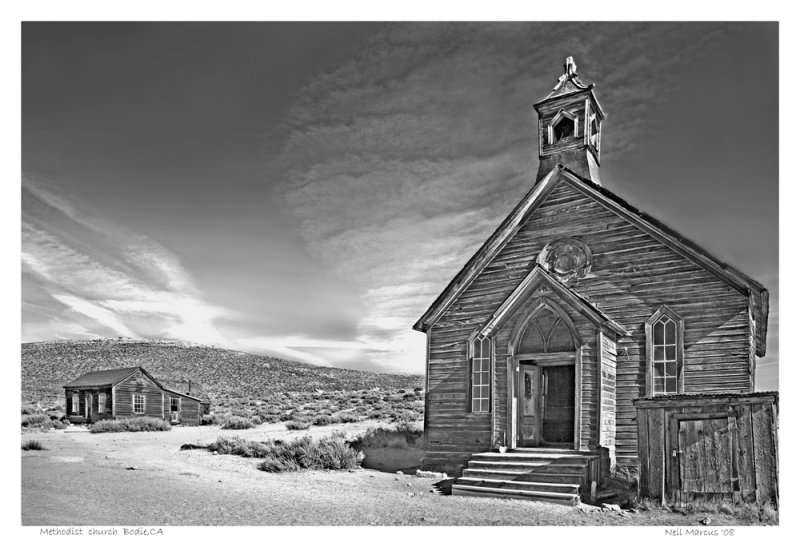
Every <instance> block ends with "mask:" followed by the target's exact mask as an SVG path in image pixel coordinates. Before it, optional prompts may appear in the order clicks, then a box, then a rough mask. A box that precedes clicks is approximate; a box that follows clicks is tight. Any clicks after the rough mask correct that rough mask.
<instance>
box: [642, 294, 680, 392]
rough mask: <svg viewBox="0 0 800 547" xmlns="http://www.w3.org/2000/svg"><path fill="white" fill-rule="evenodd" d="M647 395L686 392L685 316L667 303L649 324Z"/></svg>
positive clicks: (651, 318) (646, 330)
mask: <svg viewBox="0 0 800 547" xmlns="http://www.w3.org/2000/svg"><path fill="white" fill-rule="evenodd" d="M645 334H646V338H647V382H646V383H647V386H646V387H647V395H648V396H653V395H670V394H676V393H683V319H682V318H681V317H680V316H679V315H677V314H676V313H675V312H673V311H672V310H670V309H669V308H668V307H666V306H661V308H660V309H659V310H658V311H657V312H656V313H655V314H653V316H652V317H650V319H648V320H647V323H646V324H645Z"/></svg>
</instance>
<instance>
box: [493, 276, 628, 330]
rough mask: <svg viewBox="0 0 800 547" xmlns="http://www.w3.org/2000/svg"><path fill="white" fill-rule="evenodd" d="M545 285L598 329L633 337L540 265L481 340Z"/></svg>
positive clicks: (502, 307)
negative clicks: (607, 328)
mask: <svg viewBox="0 0 800 547" xmlns="http://www.w3.org/2000/svg"><path fill="white" fill-rule="evenodd" d="M542 285H546V286H547V287H548V288H549V289H550V290H552V291H553V292H554V293H556V294H557V295H558V296H560V297H561V298H562V299H564V300H566V301H567V302H569V304H570V305H571V306H572V307H573V308H575V309H577V310H579V311H580V312H582V313H583V314H584V315H585V316H587V317H588V318H589V319H590V320H592V321H593V322H594V323H596V324H598V325H606V326H608V327H609V328H610V329H611V330H613V331H614V332H616V333H617V334H618V335H620V336H626V335H628V334H630V333H629V332H628V331H627V330H625V327H623V326H622V325H620V324H619V323H617V322H616V321H614V320H613V319H611V318H610V317H609V316H608V315H607V314H605V313H604V312H602V311H601V310H600V309H598V308H597V306H595V305H594V304H592V303H591V302H590V301H589V300H588V299H587V298H586V297H584V296H582V295H580V294H578V292H577V291H574V290H572V289H571V288H570V287H568V286H566V285H565V284H564V283H562V282H561V281H559V280H558V279H556V278H555V277H553V276H552V275H550V274H549V273H548V272H547V270H545V269H544V268H543V267H542V266H541V265H539V264H536V265H535V266H534V267H533V269H532V270H531V271H530V273H529V274H528V275H527V276H525V279H523V280H522V281H521V282H520V283H519V285H517V287H516V288H515V289H514V290H513V291H512V292H511V294H510V295H509V296H508V298H506V299H505V300H504V301H503V303H502V304H500V306H499V307H498V308H497V309H496V310H495V311H494V313H492V316H491V317H490V318H489V320H488V321H487V322H486V323H484V325H483V326H482V327H481V329H480V330H479V331H478V334H479V335H480V336H483V337H486V336H491V335H492V333H493V332H494V331H495V330H497V329H498V328H500V327H501V326H502V325H503V324H504V323H505V322H506V320H507V319H508V318H509V317H511V316H512V315H513V314H514V312H515V311H516V310H517V309H519V308H520V306H522V305H523V304H524V303H525V299H526V298H527V297H528V296H529V295H530V294H531V293H532V292H533V291H534V289H536V288H537V287H540V286H542Z"/></svg>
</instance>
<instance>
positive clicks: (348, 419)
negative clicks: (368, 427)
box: [331, 412, 358, 424]
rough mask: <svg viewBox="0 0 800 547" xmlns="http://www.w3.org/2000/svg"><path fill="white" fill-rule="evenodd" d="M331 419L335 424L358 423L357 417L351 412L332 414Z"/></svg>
mask: <svg viewBox="0 0 800 547" xmlns="http://www.w3.org/2000/svg"><path fill="white" fill-rule="evenodd" d="M331 419H332V420H333V422H335V423H337V424H348V423H353V422H357V421H358V415H356V414H355V413H353V412H339V413H337V414H334V415H333V416H332V417H331Z"/></svg>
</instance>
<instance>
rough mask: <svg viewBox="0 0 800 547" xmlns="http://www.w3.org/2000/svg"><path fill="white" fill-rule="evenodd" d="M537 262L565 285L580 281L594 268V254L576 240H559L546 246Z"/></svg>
mask: <svg viewBox="0 0 800 547" xmlns="http://www.w3.org/2000/svg"><path fill="white" fill-rule="evenodd" d="M536 262H537V263H538V264H539V265H541V266H542V267H543V268H544V269H545V270H547V271H548V272H550V274H551V275H553V276H554V277H555V278H556V279H558V280H559V281H561V282H563V283H567V282H569V281H574V280H576V279H580V278H582V277H584V276H585V275H586V274H588V273H589V270H591V268H592V252H591V251H590V250H589V247H588V246H587V245H586V243H584V242H583V241H581V240H580V239H576V238H566V239H557V240H556V241H553V242H551V243H548V244H547V245H545V247H544V249H542V251H541V252H540V253H539V257H538V258H537V259H536Z"/></svg>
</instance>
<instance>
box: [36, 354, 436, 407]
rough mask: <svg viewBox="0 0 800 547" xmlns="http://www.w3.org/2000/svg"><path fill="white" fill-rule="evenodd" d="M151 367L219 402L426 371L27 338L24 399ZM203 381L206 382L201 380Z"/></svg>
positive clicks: (389, 386)
mask: <svg viewBox="0 0 800 547" xmlns="http://www.w3.org/2000/svg"><path fill="white" fill-rule="evenodd" d="M131 366H141V367H144V368H145V369H146V370H147V371H148V372H150V373H151V374H153V375H154V376H155V377H156V378H158V379H159V380H161V381H163V382H164V383H165V384H168V385H170V386H175V387H176V388H178V386H183V388H184V389H185V387H186V385H187V383H188V381H189V380H190V379H191V380H192V382H193V384H192V387H193V391H196V390H197V388H198V387H199V386H202V390H203V391H204V392H205V394H207V396H208V397H209V398H210V399H211V401H212V402H218V401H221V400H225V399H230V398H242V399H259V398H268V397H270V396H272V395H276V394H283V393H287V392H306V393H310V392H318V391H323V392H330V391H356V390H368V389H374V388H379V389H380V390H399V389H414V388H417V391H418V390H419V389H420V388H422V386H423V377H422V376H419V375H399V374H376V373H371V372H363V371H357V370H348V369H340V368H329V367H319V366H314V365H308V364H305V363H298V362H294V361H288V360H286V359H280V358H276V357H267V356H262V355H253V354H249V353H244V352H239V351H232V350H227V349H222V348H218V347H213V346H203V345H196V344H190V343H186V342H180V341H165V340H136V339H128V338H121V339H99V340H66V341H54V342H30V343H25V344H22V400H23V401H42V402H44V401H58V400H61V399H63V397H64V390H63V388H62V386H63V385H64V384H66V383H67V382H69V381H70V380H72V379H74V378H76V377H78V376H80V375H81V374H84V373H86V372H90V371H94V370H102V369H111V368H123V367H131ZM198 384H199V386H198Z"/></svg>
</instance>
